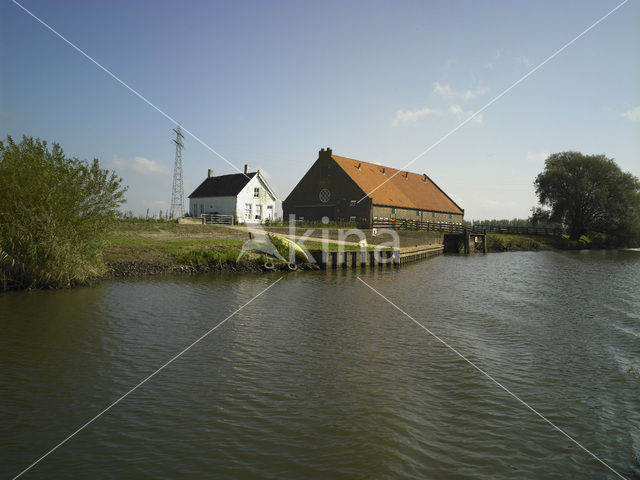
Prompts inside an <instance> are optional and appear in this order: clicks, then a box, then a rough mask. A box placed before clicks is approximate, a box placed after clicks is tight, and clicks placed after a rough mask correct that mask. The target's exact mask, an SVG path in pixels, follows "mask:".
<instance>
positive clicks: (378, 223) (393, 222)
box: [373, 218, 562, 235]
mask: <svg viewBox="0 0 640 480" xmlns="http://www.w3.org/2000/svg"><path fill="white" fill-rule="evenodd" d="M373 228H390V229H393V230H419V231H425V232H445V233H465V232H468V233H520V234H525V235H560V234H561V233H562V230H561V229H560V228H551V227H512V226H507V225H462V224H460V223H446V222H421V221H419V220H410V219H403V218H397V219H389V220H386V219H385V220H382V219H378V220H374V221H373Z"/></svg>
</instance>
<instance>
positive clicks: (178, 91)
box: [0, 0, 640, 220]
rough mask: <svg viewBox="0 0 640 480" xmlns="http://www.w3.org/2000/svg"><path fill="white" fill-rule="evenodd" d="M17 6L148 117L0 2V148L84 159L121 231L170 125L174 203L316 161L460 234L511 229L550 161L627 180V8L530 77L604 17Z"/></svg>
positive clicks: (194, 4)
mask: <svg viewBox="0 0 640 480" xmlns="http://www.w3.org/2000/svg"><path fill="white" fill-rule="evenodd" d="M17 1H19V3H20V4H21V5H22V6H23V7H25V8H27V9H28V10H30V11H31V12H32V13H33V14H34V15H36V16H38V17H39V18H40V19H41V20H42V21H43V22H45V23H46V24H48V25H49V26H50V27H51V28H52V29H54V30H55V31H57V32H58V33H59V34H60V35H62V36H64V37H66V38H67V39H68V40H69V41H70V42H72V43H74V44H75V45H76V46H77V47H78V48H79V49H81V50H83V51H84V52H85V53H86V54H87V55H89V56H91V57H92V58H93V59H94V60H95V61H97V62H99V63H100V64H102V65H103V66H104V67H105V68H106V69H107V70H109V71H110V72H111V73H112V74H113V75H114V76H115V77H117V78H118V79H120V80H121V81H122V82H124V83H126V84H127V85H129V86H130V87H131V88H132V89H134V90H136V91H137V92H138V93H139V94H140V95H142V96H144V97H145V98H146V99H147V100H148V101H149V102H150V103H151V104H153V105H154V106H155V108H154V107H152V106H150V105H149V104H147V103H145V102H144V101H143V100H142V99H140V98H139V97H138V96H136V95H135V94H134V93H132V92H131V91H130V90H128V89H127V88H126V87H125V86H123V85H122V84H121V83H119V82H118V81H117V80H115V79H114V78H113V77H111V76H109V75H108V74H107V73H106V72H105V71H103V70H101V69H100V68H99V67H98V66H96V65H95V64H94V63H92V62H91V61H90V60H89V59H87V58H86V57H84V56H83V55H82V54H80V53H79V52H78V51H77V50H75V49H74V48H72V47H71V46H69V45H68V44H67V43H65V42H64V41H63V40H62V39H60V38H59V37H57V36H56V35H55V34H54V33H53V32H52V31H51V30H49V29H47V28H46V27H45V26H44V25H42V24H41V23H39V22H38V21H37V20H35V19H34V18H33V17H31V16H30V15H29V14H28V13H26V12H25V11H24V10H22V9H21V8H20V7H19V6H18V5H16V4H15V3H14V2H12V1H11V0H0V137H1V138H6V136H7V135H11V136H12V137H14V139H16V138H18V139H19V138H21V136H22V135H27V136H33V137H38V138H41V139H43V140H47V141H49V142H54V141H55V142H58V143H59V144H60V145H61V146H62V148H63V149H64V151H65V153H66V154H67V155H69V156H74V157H78V158H81V159H88V160H90V159H93V158H98V159H99V160H100V162H101V164H102V165H103V166H105V167H107V168H109V169H113V170H115V171H116V172H117V173H118V175H120V176H121V177H122V178H123V181H124V183H125V184H127V185H128V186H129V190H128V193H127V204H126V205H125V206H124V207H123V209H125V210H132V211H133V212H134V213H136V214H145V213H146V211H147V209H149V211H150V213H151V214H154V213H157V212H159V211H160V210H163V211H166V209H167V208H168V207H169V204H170V201H171V185H172V175H173V164H174V157H175V145H174V143H173V142H172V139H173V132H172V129H173V128H174V124H173V123H172V120H171V119H173V120H175V121H178V122H180V123H181V124H182V125H183V127H184V128H186V129H187V130H188V131H189V132H191V133H192V134H193V135H195V136H196V137H197V138H198V139H200V140H201V141H202V142H203V143H204V144H205V145H207V146H208V147H209V148H206V147H205V146H204V145H202V144H200V143H199V142H198V141H197V140H196V139H194V138H193V137H192V136H190V135H188V134H187V135H185V140H184V144H185V150H184V152H183V163H184V166H183V169H184V188H185V196H188V195H189V194H190V193H191V192H192V191H193V190H194V189H195V187H197V186H198V185H199V184H200V182H201V181H202V180H204V178H205V177H206V174H207V169H209V168H211V169H213V170H214V173H215V174H216V175H223V174H228V173H236V170H235V169H234V167H233V166H232V165H235V166H236V167H237V168H238V169H242V168H243V165H244V164H249V165H250V166H251V168H252V169H258V168H259V169H260V170H261V172H262V173H264V174H265V176H266V178H267V179H268V182H269V183H270V185H271V186H272V187H273V188H274V190H275V192H276V193H277V195H278V197H279V199H280V200H284V199H285V198H286V196H287V195H288V194H289V192H290V191H291V190H292V189H293V188H294V187H295V185H296V184H297V182H298V181H299V180H300V179H301V178H302V176H303V175H304V173H305V172H306V171H307V170H308V169H309V167H310V166H311V165H312V164H313V162H314V161H315V160H316V159H317V157H318V150H320V148H325V147H331V148H332V149H333V152H334V153H336V154H337V155H341V156H346V157H351V158H356V159H360V160H363V161H368V162H375V163H380V164H383V165H388V166H391V167H394V168H399V169H404V170H409V171H412V172H417V173H426V174H427V175H429V176H430V177H431V178H432V179H433V180H434V181H435V182H436V183H437V184H438V185H440V187H442V189H443V190H444V191H445V192H446V193H447V194H448V195H449V196H450V197H451V198H453V200H454V201H455V202H456V203H457V204H458V205H460V206H461V207H462V208H464V210H465V218H466V219H469V220H472V219H476V220H479V219H503V218H526V217H528V216H529V214H530V209H531V208H532V207H533V206H534V205H536V203H537V200H536V195H535V189H534V186H533V182H534V180H535V177H536V175H537V174H538V173H540V172H541V171H542V170H543V168H544V160H545V158H546V157H547V156H548V155H549V154H551V153H555V152H561V151H567V150H576V151H581V152H582V153H585V154H605V155H607V156H608V157H610V158H613V159H615V161H616V162H617V163H618V165H619V166H620V167H621V168H622V169H623V170H624V171H629V172H631V173H633V174H634V175H636V176H639V177H640V29H639V28H638V24H639V20H640V0H629V1H628V2H627V3H625V4H624V5H622V6H621V7H620V8H619V9H618V10H617V11H615V12H614V13H612V14H611V15H610V16H609V17H607V18H606V19H605V20H603V21H602V22H601V23H599V24H598V25H596V26H595V27H593V28H592V29H591V30H590V31H588V32H586V33H585V34H584V35H583V36H582V37H581V38H579V39H577V40H576V41H575V42H574V43H573V44H571V45H570V46H568V47H567V48H566V49H565V50H564V51H562V52H560V53H559V54H558V55H556V56H555V57H554V58H552V59H550V60H548V61H547V63H545V64H544V65H542V66H541V67H540V68H539V69H537V70H535V71H533V72H532V70H534V69H535V68H536V67H537V66H538V65H539V64H540V63H542V62H544V61H545V60H547V59H548V58H549V57H550V56H551V55H553V54H554V53H555V52H557V51H558V50H559V49H561V48H562V47H563V46H565V45H566V44H567V43H568V42H570V41H571V40H572V39H574V38H575V37H576V36H578V35H579V34H581V33H582V32H583V31H584V30H586V29H587V28H589V27H590V26H592V25H593V23H594V22H596V21H597V20H598V19H600V18H601V17H602V16H604V15H606V14H607V13H608V12H609V11H611V10H612V9H614V8H615V7H616V6H617V5H619V4H620V3H621V1H615V0H614V1H611V0H597V1H584V0H579V1H573V0H567V1H562V2H557V1H535V2H534V1H528V2H525V1H518V2H514V1H486V2H477V1H402V0H399V1H393V2H391V1H367V2H363V1H355V0H353V1H323V2H311V1H305V0H297V1H291V2H288V1H280V0H274V1H271V2H264V1H255V2H252V1H243V0H238V1H235V0H234V1H231V0H228V1H206V2H205V1H153V2H151V1H109V2H98V1H51V0H46V1H44V0H17ZM527 74H530V75H529V76H528V77H526V78H524V79H523V80H522V81H520V83H518V84H516V85H515V86H514V87H513V88H512V89H511V90H509V91H507V92H506V93H504V95H502V96H500V95H501V94H502V93H503V92H504V91H505V90H506V89H508V88H509V87H512V86H513V85H514V84H515V83H516V82H518V81H519V80H521V79H522V78H523V77H524V76H525V75H527ZM497 97H498V98H497ZM491 102H492V103H491ZM487 104H489V105H488V106H487ZM485 106H487V107H486V108H485V109H484V110H482V111H481V112H480V113H477V112H478V111H479V110H481V109H482V108H483V107H485ZM161 112H163V113H164V114H163V113H161ZM474 114H477V115H476V116H475V117H473V118H472V119H471V120H470V121H468V122H467V123H465V124H464V125H462V126H461V127H460V128H458V129H457V130H456V131H455V132H453V133H451V134H450V135H448V136H447V137H446V138H444V139H443V137H445V136H446V135H447V134H449V133H450V132H451V131H452V130H454V129H455V128H456V127H458V126H460V124H461V123H462V122H464V121H465V120H466V119H468V118H469V117H470V116H472V115H474ZM165 115H166V116H165ZM167 117H169V118H167ZM211 150H214V151H215V152H217V153H218V154H219V155H221V156H222V157H224V159H226V161H225V160H223V159H222V158H221V157H220V156H217V155H216V154H214V153H212V151H211ZM425 151H427V153H425V154H423V152H425ZM421 154H423V155H422V156H420V155H421ZM418 156H420V157H419V158H417V159H416V157H418ZM227 162H228V163H227ZM410 162H412V163H411V164H410V165H409V166H407V164H409V163H410ZM185 205H187V204H186V203H185Z"/></svg>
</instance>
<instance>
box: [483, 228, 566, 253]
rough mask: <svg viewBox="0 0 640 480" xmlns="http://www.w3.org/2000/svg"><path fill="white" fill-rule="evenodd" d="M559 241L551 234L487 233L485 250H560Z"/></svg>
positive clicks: (495, 251)
mask: <svg viewBox="0 0 640 480" xmlns="http://www.w3.org/2000/svg"><path fill="white" fill-rule="evenodd" d="M562 249H563V248H562V244H561V242H560V241H559V240H558V239H557V238H555V237H552V236H543V235H520V234H517V235H516V234H509V233H487V252H490V253H497V252H525V251H533V252H537V251H540V250H562Z"/></svg>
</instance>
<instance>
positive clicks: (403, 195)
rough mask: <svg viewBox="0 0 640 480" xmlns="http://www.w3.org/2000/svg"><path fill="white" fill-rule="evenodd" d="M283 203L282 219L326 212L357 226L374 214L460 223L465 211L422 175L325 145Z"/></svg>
mask: <svg viewBox="0 0 640 480" xmlns="http://www.w3.org/2000/svg"><path fill="white" fill-rule="evenodd" d="M363 197H364V199H363ZM361 199H362V201H360V200H361ZM282 208H283V212H284V218H285V220H286V219H288V218H289V215H290V214H295V216H296V218H297V219H299V220H309V221H318V220H322V218H323V217H328V218H329V220H331V221H351V222H356V223H357V224H358V225H359V226H360V227H361V228H368V227H371V226H373V224H374V223H375V222H376V221H377V220H402V219H406V220H418V221H422V222H442V223H462V219H463V216H464V210H463V209H462V208H460V207H459V206H458V204H456V203H455V202H454V201H453V200H452V199H451V198H450V197H449V196H448V195H447V194H446V193H445V192H444V191H443V190H442V189H441V188H440V187H438V185H436V184H435V183H434V182H433V181H432V180H431V179H430V178H429V177H428V176H427V175H425V174H417V173H412V172H405V171H400V172H399V171H398V170H396V169H395V168H391V167H385V166H383V165H378V164H374V163H368V162H363V161H361V160H355V159H352V158H346V157H340V156H338V155H334V154H333V152H332V151H331V149H330V148H327V149H326V150H325V149H324V148H323V149H322V150H320V153H319V155H318V159H317V160H316V162H315V163H314V164H313V165H312V166H311V168H310V169H309V171H307V173H306V174H305V175H304V177H302V180H300V182H298V184H297V185H296V186H295V188H294V189H293V190H292V192H291V193H290V194H289V196H288V197H287V198H286V200H285V201H284V202H283V203H282Z"/></svg>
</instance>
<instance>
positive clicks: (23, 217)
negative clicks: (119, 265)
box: [0, 137, 126, 289]
mask: <svg viewBox="0 0 640 480" xmlns="http://www.w3.org/2000/svg"><path fill="white" fill-rule="evenodd" d="M0 154H1V157H0V252H2V253H1V254H0V289H8V288H33V287H65V286H69V285H72V284H76V283H82V282H85V281H87V280H89V279H91V278H93V277H95V276H97V275H98V274H99V272H100V269H101V258H100V241H99V238H100V235H101V234H102V233H103V232H104V231H105V229H106V227H107V226H108V225H109V223H110V222H111V221H112V220H113V219H115V218H116V214H117V208H118V207H119V206H120V205H121V204H122V203H123V202H124V192H125V191H126V188H123V187H122V185H121V182H122V180H121V179H119V178H117V177H116V175H115V174H114V173H112V172H109V171H108V170H105V169H101V168H100V165H99V163H98V160H97V159H94V160H93V162H91V163H87V162H85V161H81V160H78V159H77V158H68V157H66V156H65V155H64V152H63V151H62V148H60V146H59V145H58V144H56V143H54V144H53V146H52V147H51V148H49V147H48V146H47V143H46V142H43V141H41V140H39V139H35V140H34V139H33V138H27V137H23V139H22V142H20V143H19V144H17V143H15V142H14V141H13V139H12V138H11V137H7V139H6V140H5V141H0Z"/></svg>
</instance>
